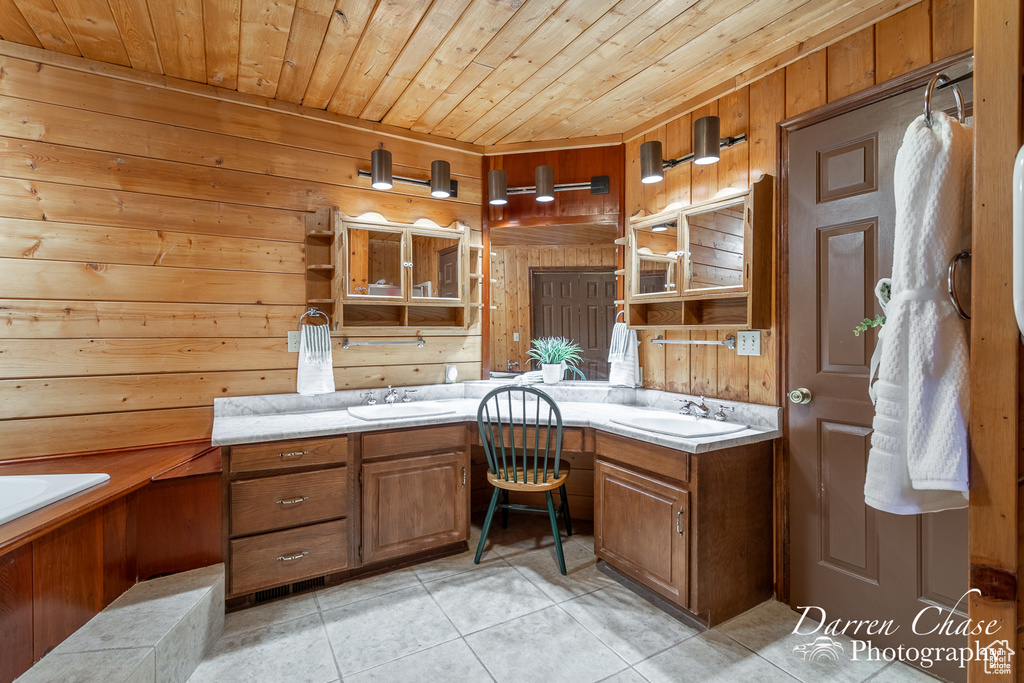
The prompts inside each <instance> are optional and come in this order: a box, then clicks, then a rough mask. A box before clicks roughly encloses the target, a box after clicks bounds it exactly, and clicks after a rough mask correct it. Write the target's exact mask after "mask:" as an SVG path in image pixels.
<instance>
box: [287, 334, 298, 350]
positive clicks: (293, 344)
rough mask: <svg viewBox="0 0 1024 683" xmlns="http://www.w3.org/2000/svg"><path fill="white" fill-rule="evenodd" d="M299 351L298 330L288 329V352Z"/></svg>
mask: <svg viewBox="0 0 1024 683" xmlns="http://www.w3.org/2000/svg"><path fill="white" fill-rule="evenodd" d="M298 352H299V331H298V330H288V353H298Z"/></svg>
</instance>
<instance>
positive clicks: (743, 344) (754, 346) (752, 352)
mask: <svg viewBox="0 0 1024 683" xmlns="http://www.w3.org/2000/svg"><path fill="white" fill-rule="evenodd" d="M736 355H737V356H760V355H761V331H760V330H749V331H741V332H737V333H736Z"/></svg>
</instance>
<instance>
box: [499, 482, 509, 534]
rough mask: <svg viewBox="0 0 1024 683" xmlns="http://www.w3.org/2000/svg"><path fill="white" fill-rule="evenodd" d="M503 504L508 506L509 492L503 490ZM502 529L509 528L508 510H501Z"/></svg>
mask: <svg viewBox="0 0 1024 683" xmlns="http://www.w3.org/2000/svg"><path fill="white" fill-rule="evenodd" d="M501 502H502V504H503V505H508V490H507V489H501ZM501 528H502V529H507V528H508V508H505V507H503V508H501Z"/></svg>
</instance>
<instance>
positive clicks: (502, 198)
mask: <svg viewBox="0 0 1024 683" xmlns="http://www.w3.org/2000/svg"><path fill="white" fill-rule="evenodd" d="M487 196H488V197H490V203H491V204H493V205H494V206H501V205H503V204H508V179H507V178H506V176H505V170H504V169H501V168H498V169H495V170H493V171H488V172H487Z"/></svg>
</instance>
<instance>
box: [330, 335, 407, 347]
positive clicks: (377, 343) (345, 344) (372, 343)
mask: <svg viewBox="0 0 1024 683" xmlns="http://www.w3.org/2000/svg"><path fill="white" fill-rule="evenodd" d="M391 344H415V345H416V346H418V347H421V348H422V347H423V346H426V344H427V342H426V341H424V340H423V337H419V338H417V339H402V340H392V341H383V340H382V341H376V340H374V341H358V342H357V341H349V339H348V337H343V338H342V340H341V348H343V349H347V348H348V347H350V346H384V345H391Z"/></svg>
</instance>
